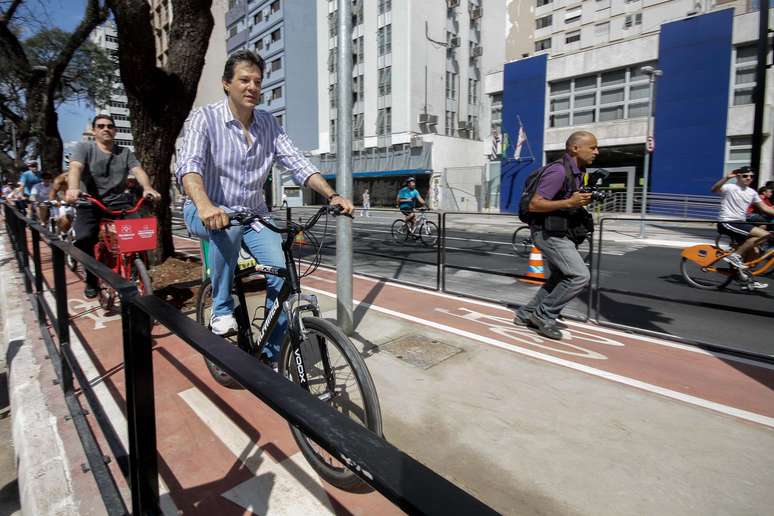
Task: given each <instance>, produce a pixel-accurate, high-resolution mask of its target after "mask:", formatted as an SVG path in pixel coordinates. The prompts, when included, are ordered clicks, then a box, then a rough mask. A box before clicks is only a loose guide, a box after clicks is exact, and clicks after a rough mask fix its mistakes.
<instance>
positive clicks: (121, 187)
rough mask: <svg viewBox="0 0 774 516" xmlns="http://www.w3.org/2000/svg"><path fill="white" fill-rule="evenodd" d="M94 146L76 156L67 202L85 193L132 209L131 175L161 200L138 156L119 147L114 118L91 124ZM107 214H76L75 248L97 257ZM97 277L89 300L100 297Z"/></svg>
mask: <svg viewBox="0 0 774 516" xmlns="http://www.w3.org/2000/svg"><path fill="white" fill-rule="evenodd" d="M91 127H92V131H93V132H94V141H93V142H81V143H79V144H78V145H77V146H76V147H75V150H74V151H73V152H72V155H71V157H70V169H69V171H68V177H67V192H66V193H65V200H66V201H67V202H71V203H72V202H75V201H76V200H78V196H79V195H80V194H81V192H86V193H88V194H89V195H91V196H93V197H95V198H97V199H99V200H100V201H102V203H103V204H105V205H106V206H107V207H108V208H110V209H113V210H122V209H127V208H131V206H132V200H131V199H130V198H129V197H128V196H127V195H126V180H127V177H128V176H129V173H130V172H131V173H132V174H134V176H135V177H136V178H137V182H138V183H140V185H141V186H142V188H143V195H149V196H151V197H153V198H154V199H159V198H160V197H161V196H160V195H159V193H158V192H157V191H156V190H154V189H153V188H152V187H151V184H150V179H149V178H148V174H146V173H145V170H143V168H142V167H141V166H140V162H139V161H138V160H137V158H136V157H135V156H134V153H133V152H132V151H130V150H129V149H127V148H125V147H121V146H119V145H116V144H115V141H114V140H115V136H116V125H115V122H114V121H113V118H112V117H111V116H110V115H106V114H100V115H97V116H95V117H94V120H92V122H91ZM103 215H104V213H103V212H102V210H101V209H99V208H98V207H96V206H86V207H78V208H76V210H75V221H74V226H75V227H74V230H75V242H74V243H75V246H76V247H77V248H78V249H80V250H81V251H83V252H84V253H86V254H88V255H90V256H94V245H95V244H96V243H97V240H98V238H99V222H100V220H101V219H102V217H103ZM98 289H99V285H98V279H97V277H96V276H95V275H94V274H92V273H90V272H87V273H86V290H84V292H83V294H84V296H86V298H88V299H93V298H95V297H97V294H98V292H99V290H98Z"/></svg>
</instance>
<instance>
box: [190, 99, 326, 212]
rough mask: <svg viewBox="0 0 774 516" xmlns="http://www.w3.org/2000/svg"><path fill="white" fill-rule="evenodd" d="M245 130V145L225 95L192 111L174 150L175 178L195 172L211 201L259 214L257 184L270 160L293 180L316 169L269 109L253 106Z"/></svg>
mask: <svg viewBox="0 0 774 516" xmlns="http://www.w3.org/2000/svg"><path fill="white" fill-rule="evenodd" d="M249 130H250V137H251V138H252V144H250V145H248V142H247V138H246V137H245V134H244V132H243V130H242V125H241V124H240V123H239V121H238V120H237V119H236V118H235V117H234V115H233V114H232V113H231V110H230V109H229V107H228V99H224V100H222V101H221V102H216V103H214V104H209V105H207V106H203V107H201V108H199V109H196V110H194V111H192V112H191V114H190V115H189V116H188V120H186V122H185V129H184V136H183V147H182V149H181V151H180V152H179V154H178V160H177V169H176V176H177V179H178V181H182V179H183V176H184V175H186V174H199V175H200V176H202V178H203V180H204V189H205V191H206V192H207V196H208V197H209V198H210V201H212V203H213V204H215V205H216V206H221V207H225V208H229V209H233V210H238V209H249V210H252V211H257V212H258V213H261V214H265V213H267V212H268V209H267V207H266V199H264V196H263V185H264V183H265V182H266V179H267V178H268V177H269V174H270V173H271V166H272V163H274V161H275V160H276V161H277V162H278V163H279V164H280V165H282V166H283V167H285V168H286V169H287V171H288V172H289V173H291V174H292V175H293V179H294V180H295V182H296V183H298V184H299V185H303V184H305V183H306V181H307V180H308V179H309V177H311V176H312V175H314V174H316V173H318V170H317V169H316V168H315V167H314V165H312V163H311V162H310V161H309V160H308V159H307V158H306V157H304V155H303V154H302V153H301V152H300V151H299V150H298V149H297V148H296V146H295V145H294V144H293V142H292V141H291V140H290V138H289V137H288V135H287V133H285V130H284V129H283V128H282V127H280V125H279V123H277V121H276V120H275V119H274V117H273V116H272V115H271V114H270V113H268V112H266V111H261V110H259V109H254V110H253V123H252V124H250V129H249Z"/></svg>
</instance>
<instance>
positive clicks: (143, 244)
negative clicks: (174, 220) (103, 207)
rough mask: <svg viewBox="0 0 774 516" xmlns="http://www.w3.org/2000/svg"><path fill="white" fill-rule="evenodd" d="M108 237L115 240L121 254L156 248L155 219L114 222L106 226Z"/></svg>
mask: <svg viewBox="0 0 774 516" xmlns="http://www.w3.org/2000/svg"><path fill="white" fill-rule="evenodd" d="M108 231H109V233H112V234H111V235H110V236H111V237H113V238H115V239H116V243H117V245H118V250H119V251H120V252H122V253H136V252H138V251H149V250H151V249H155V248H156V238H157V236H156V235H157V234H158V232H157V229H156V219H155V218H153V217H148V218H143V219H125V220H116V221H115V222H114V223H113V224H112V225H110V226H108Z"/></svg>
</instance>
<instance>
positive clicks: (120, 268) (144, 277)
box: [82, 195, 157, 311]
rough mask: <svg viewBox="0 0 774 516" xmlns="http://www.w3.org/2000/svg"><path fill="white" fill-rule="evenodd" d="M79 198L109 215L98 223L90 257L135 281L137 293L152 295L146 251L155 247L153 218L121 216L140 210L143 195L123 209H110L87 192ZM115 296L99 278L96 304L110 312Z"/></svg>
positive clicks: (154, 222) (113, 290)
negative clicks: (129, 206)
mask: <svg viewBox="0 0 774 516" xmlns="http://www.w3.org/2000/svg"><path fill="white" fill-rule="evenodd" d="M82 199H84V200H85V201H88V202H89V203H90V204H93V205H95V206H98V207H99V208H100V209H101V210H102V211H104V212H105V213H106V214H107V215H110V216H111V218H109V219H102V221H101V222H100V223H99V241H98V242H97V244H96V245H95V246H94V258H95V259H96V260H97V261H98V262H101V263H104V264H105V265H107V266H108V267H110V268H111V269H113V271H114V272H115V273H117V274H118V275H120V276H121V277H123V278H124V279H126V280H127V281H130V282H133V283H136V284H137V290H138V291H139V292H140V295H147V294H153V287H152V286H151V279H150V275H149V274H148V265H149V261H148V251H150V250H152V249H155V248H156V235H157V231H156V218H155V217H143V218H132V219H127V218H125V217H126V216H127V215H133V214H135V213H137V212H138V211H140V208H142V205H143V204H144V203H145V197H141V198H140V200H139V201H137V204H135V205H134V207H133V208H130V209H126V210H111V209H110V208H108V207H107V206H105V205H104V204H102V202H100V201H99V200H97V199H95V198H94V197H92V196H90V195H83V196H82ZM117 297H118V293H117V292H116V291H115V289H114V288H112V287H111V286H110V285H109V284H108V283H106V282H105V281H104V280H102V279H101V278H100V280H99V304H100V306H101V307H102V308H104V309H105V310H106V311H111V310H112V309H113V308H114V307H115V303H116V298H117Z"/></svg>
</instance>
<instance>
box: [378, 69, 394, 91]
mask: <svg viewBox="0 0 774 516" xmlns="http://www.w3.org/2000/svg"><path fill="white" fill-rule="evenodd" d="M391 93H392V67H391V66H387V67H384V68H379V96H380V97H383V96H385V95H390V94H391Z"/></svg>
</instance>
